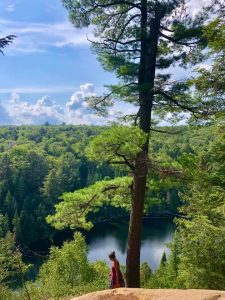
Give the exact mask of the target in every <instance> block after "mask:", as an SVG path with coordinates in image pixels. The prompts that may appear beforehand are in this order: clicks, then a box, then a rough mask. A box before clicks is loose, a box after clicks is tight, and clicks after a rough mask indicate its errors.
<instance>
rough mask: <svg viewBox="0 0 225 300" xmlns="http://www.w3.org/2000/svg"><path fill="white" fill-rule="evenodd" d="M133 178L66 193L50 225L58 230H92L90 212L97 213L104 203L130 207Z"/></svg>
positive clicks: (119, 178)
mask: <svg viewBox="0 0 225 300" xmlns="http://www.w3.org/2000/svg"><path fill="white" fill-rule="evenodd" d="M131 182H132V178H131V177H117V178H115V179H112V180H102V181H99V182H96V183H95V184H93V185H91V186H89V187H86V188H84V189H81V190H77V191H75V192H73V193H65V194H64V195H63V196H62V199H63V201H62V202H60V203H59V204H56V206H55V207H56V214H55V215H53V216H48V217H47V221H48V223H50V224H52V225H53V226H54V227H55V228H57V229H62V228H64V227H68V226H69V227H70V228H72V229H75V228H77V227H78V228H85V229H90V228H91V227H92V226H93V224H92V222H88V220H87V219H86V217H87V215H88V213H89V212H90V211H95V210H97V209H98V207H100V206H102V205H103V204H104V203H106V204H107V203H110V205H112V206H120V207H124V208H126V209H129V207H130V198H131V195H130V191H129V189H130V185H131Z"/></svg>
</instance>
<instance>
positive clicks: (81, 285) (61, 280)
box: [29, 233, 109, 299]
mask: <svg viewBox="0 0 225 300" xmlns="http://www.w3.org/2000/svg"><path fill="white" fill-rule="evenodd" d="M108 274H109V268H108V267H107V265H106V263H104V262H96V263H89V262H88V259H87V246H86V244H85V239H84V237H83V236H82V235H81V234H80V233H76V234H75V235H74V240H72V241H71V242H65V243H64V244H63V246H62V248H57V247H52V248H51V251H50V257H49V259H48V260H47V262H46V263H44V264H43V265H42V267H41V269H40V273H39V276H38V281H37V286H38V287H37V288H36V289H35V286H34V285H32V284H31V285H30V287H29V290H30V293H31V296H32V299H33V298H34V299H46V298H54V299H58V298H60V297H62V296H68V295H79V294H82V293H88V292H91V291H95V290H98V289H100V290H101V289H105V288H107V287H108V284H109V282H108V280H109V279H108ZM38 297H40V298H38Z"/></svg>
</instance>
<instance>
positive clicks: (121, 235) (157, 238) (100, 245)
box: [87, 219, 175, 270]
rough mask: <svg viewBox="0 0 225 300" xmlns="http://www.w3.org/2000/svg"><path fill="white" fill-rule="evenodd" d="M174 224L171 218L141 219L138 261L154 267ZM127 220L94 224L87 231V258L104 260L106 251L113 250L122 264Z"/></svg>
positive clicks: (124, 257) (123, 261)
mask: <svg viewBox="0 0 225 300" xmlns="http://www.w3.org/2000/svg"><path fill="white" fill-rule="evenodd" d="M174 230H175V225H174V224H173V222H172V220H168V219H153V220H144V224H143V234H142V244H141V262H144V261H147V262H148V263H149V265H150V266H151V268H152V269H153V270H155V269H156V268H157V266H158V264H159V262H160V259H161V257H162V254H163V251H164V250H165V251H166V252H167V253H168V249H167V248H166V243H168V242H170V241H171V240H172V235H173V232H174ZM127 233H128V221H117V222H111V223H110V224H104V223H103V224H97V225H95V227H94V228H93V229H92V230H91V231H90V232H89V233H88V234H87V243H88V245H89V255H88V256H89V259H90V261H96V260H108V253H110V252H112V251H113V250H115V251H116V253H117V257H118V259H119V261H120V262H121V263H122V264H125V259H126V246H127Z"/></svg>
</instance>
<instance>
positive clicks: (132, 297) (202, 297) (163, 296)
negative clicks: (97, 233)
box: [71, 288, 225, 300]
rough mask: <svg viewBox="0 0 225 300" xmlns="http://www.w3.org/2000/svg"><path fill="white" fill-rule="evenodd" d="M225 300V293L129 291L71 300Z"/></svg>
mask: <svg viewBox="0 0 225 300" xmlns="http://www.w3.org/2000/svg"><path fill="white" fill-rule="evenodd" d="M217 299H218V300H225V291H211V290H172V289H171V290H169V289H167V290H164V289H159V290H149V289H127V288H120V289H115V290H105V291H100V292H95V293H90V294H87V295H83V296H80V297H75V298H72V299H71V300H217Z"/></svg>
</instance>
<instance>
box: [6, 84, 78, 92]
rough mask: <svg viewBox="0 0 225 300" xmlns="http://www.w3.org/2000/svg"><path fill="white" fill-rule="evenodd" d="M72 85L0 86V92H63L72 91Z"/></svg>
mask: <svg viewBox="0 0 225 300" xmlns="http://www.w3.org/2000/svg"><path fill="white" fill-rule="evenodd" d="M73 91H74V86H59V85H57V86H47V87H44V86H43V87H36V86H27V87H26V86H25V87H18V88H0V94H8V93H9V94H11V93H19V94H36V93H42V94H45V93H65V92H73Z"/></svg>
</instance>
